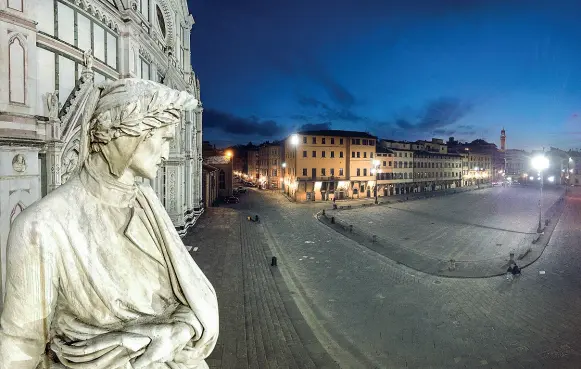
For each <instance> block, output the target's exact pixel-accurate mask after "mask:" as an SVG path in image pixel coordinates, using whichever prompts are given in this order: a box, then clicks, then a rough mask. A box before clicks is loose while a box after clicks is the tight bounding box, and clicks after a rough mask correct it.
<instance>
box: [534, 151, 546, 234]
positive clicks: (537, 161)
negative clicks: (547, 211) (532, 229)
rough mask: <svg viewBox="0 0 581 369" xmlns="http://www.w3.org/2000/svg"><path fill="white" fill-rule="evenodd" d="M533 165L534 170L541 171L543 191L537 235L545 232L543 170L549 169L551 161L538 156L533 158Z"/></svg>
mask: <svg viewBox="0 0 581 369" xmlns="http://www.w3.org/2000/svg"><path fill="white" fill-rule="evenodd" d="M531 164H532V166H533V168H534V169H536V170H538V171H539V175H540V180H541V191H540V199H539V226H538V228H537V233H541V232H542V231H543V226H542V219H541V218H542V212H543V170H545V169H547V168H548V167H549V159H548V158H547V157H546V156H545V155H538V156H535V157H534V158H532V160H531Z"/></svg>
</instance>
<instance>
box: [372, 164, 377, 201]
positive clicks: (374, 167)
mask: <svg viewBox="0 0 581 369" xmlns="http://www.w3.org/2000/svg"><path fill="white" fill-rule="evenodd" d="M372 170H373V171H375V204H376V205H377V204H378V203H379V202H378V201H377V196H378V193H377V186H378V185H379V160H377V159H374V160H373V169H372Z"/></svg>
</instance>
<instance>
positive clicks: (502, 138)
mask: <svg viewBox="0 0 581 369" xmlns="http://www.w3.org/2000/svg"><path fill="white" fill-rule="evenodd" d="M504 150H506V132H505V131H504V127H502V131H500V151H504Z"/></svg>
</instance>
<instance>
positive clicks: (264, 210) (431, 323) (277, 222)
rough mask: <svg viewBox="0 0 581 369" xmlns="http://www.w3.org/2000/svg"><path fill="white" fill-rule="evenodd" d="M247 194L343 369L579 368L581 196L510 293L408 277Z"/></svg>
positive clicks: (264, 195) (467, 282)
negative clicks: (540, 254)
mask: <svg viewBox="0 0 581 369" xmlns="http://www.w3.org/2000/svg"><path fill="white" fill-rule="evenodd" d="M252 192H253V195H255V196H251V197H250V201H249V202H248V203H247V204H241V208H246V209H247V211H249V212H252V213H253V214H254V213H256V214H259V215H260V217H261V219H262V220H263V226H264V228H265V230H266V235H267V239H268V242H269V245H270V247H271V249H272V250H273V252H274V254H276V255H277V257H278V259H279V270H280V271H281V273H282V275H283V277H284V279H285V281H286V282H287V284H288V286H289V290H290V292H291V293H292V294H293V297H294V299H295V301H296V303H297V305H298V306H299V308H300V310H301V312H302V313H303V315H304V316H305V319H306V320H307V322H308V323H309V325H310V326H311V327H313V329H314V331H315V334H316V335H317V338H318V339H319V340H320V341H321V343H322V344H323V346H324V347H325V348H326V349H327V350H328V351H329V352H330V353H331V354H332V356H333V357H334V358H335V359H337V360H338V362H339V363H341V366H342V367H344V368H390V369H392V368H422V369H423V368H438V369H439V368H442V369H443V368H503V369H504V368H507V369H508V368H511V369H513V368H532V369H535V368H571V369H573V368H575V369H578V368H580V367H581V351H580V347H581V330H580V328H581V314H579V306H581V305H580V304H581V274H580V273H579V266H580V265H581V250H579V245H580V244H581V227H579V224H581V194H579V195H577V196H578V197H579V198H578V199H577V198H571V197H568V198H567V199H566V204H565V210H564V213H563V215H562V216H561V219H560V221H559V223H558V224H557V227H556V229H555V231H554V233H553V236H552V239H551V241H550V242H549V245H548V246H547V248H546V250H545V252H544V253H543V255H542V256H541V257H540V259H539V260H538V261H537V262H536V263H535V264H533V265H531V266H530V267H529V268H527V269H526V270H525V271H524V273H523V275H522V276H521V277H519V278H518V279H516V280H514V281H507V280H506V279H505V278H504V277H494V278H484V279H455V278H441V277H435V276H432V275H427V274H424V273H420V272H415V271H413V270H410V269H409V268H407V267H404V266H403V265H398V264H397V263H395V262H393V261H392V260H390V259H388V258H386V257H383V256H381V255H379V254H377V253H376V252H374V251H371V250H369V249H367V248H365V247H362V246H361V245H359V244H357V243H356V242H354V241H352V240H351V239H348V238H346V237H344V236H342V235H340V234H338V233H337V232H335V231H334V230H332V229H330V228H328V227H326V226H325V225H323V224H321V223H320V222H317V221H316V219H314V217H313V215H314V212H315V210H316V209H315V208H314V207H303V206H299V205H297V204H292V203H289V202H288V200H287V199H285V198H284V197H282V196H281V195H280V194H274V193H268V192H259V191H252ZM476 193H477V192H474V194H475V195H476ZM454 196H455V195H454ZM482 196H486V195H485V194H484V195H482ZM421 202H422V200H420V201H418V202H417V203H416V204H417V206H419V209H421V206H420V205H421V204H420V203H421ZM321 206H325V207H328V204H326V205H321ZM498 206H500V205H498ZM452 215H453V214H452ZM408 228H409V227H408ZM410 231H412V232H413V228H412V229H410Z"/></svg>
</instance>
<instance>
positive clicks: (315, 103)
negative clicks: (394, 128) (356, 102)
mask: <svg viewBox="0 0 581 369" xmlns="http://www.w3.org/2000/svg"><path fill="white" fill-rule="evenodd" d="M298 103H299V105H300V106H301V107H303V108H305V109H309V110H311V114H310V115H307V114H297V115H294V117H295V118H299V119H300V120H303V121H306V122H308V121H312V120H324V121H331V122H333V121H338V122H345V123H359V122H370V121H371V120H370V119H369V118H366V117H363V116H361V115H359V114H357V113H355V112H353V110H352V109H349V108H345V107H341V106H339V107H333V106H330V105H329V104H326V103H324V102H322V101H320V100H318V99H315V98H314V97H307V96H301V97H299V100H298Z"/></svg>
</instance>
